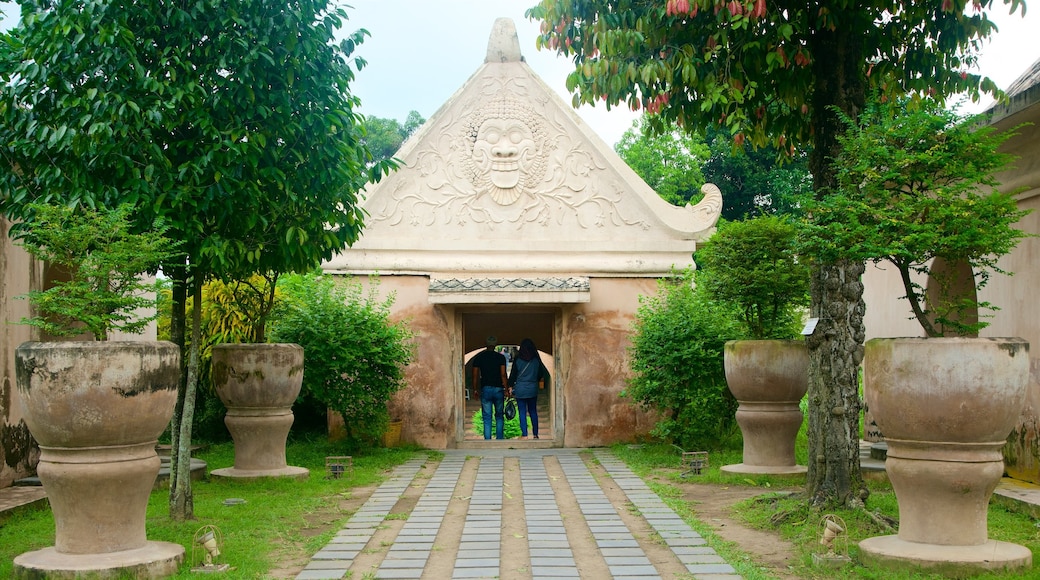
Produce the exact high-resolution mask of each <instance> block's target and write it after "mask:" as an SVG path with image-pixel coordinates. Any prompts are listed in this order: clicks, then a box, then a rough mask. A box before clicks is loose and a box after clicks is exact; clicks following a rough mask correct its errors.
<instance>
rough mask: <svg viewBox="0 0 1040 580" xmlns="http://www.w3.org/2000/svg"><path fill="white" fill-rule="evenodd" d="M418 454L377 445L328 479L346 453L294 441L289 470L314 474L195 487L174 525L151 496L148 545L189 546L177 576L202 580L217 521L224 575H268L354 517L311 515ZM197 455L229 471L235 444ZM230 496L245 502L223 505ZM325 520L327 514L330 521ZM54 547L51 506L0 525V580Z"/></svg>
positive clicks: (160, 493) (163, 494)
mask: <svg viewBox="0 0 1040 580" xmlns="http://www.w3.org/2000/svg"><path fill="white" fill-rule="evenodd" d="M417 452H420V453H425V454H427V455H429V454H430V453H433V452H428V451H417V450H414V449H412V450H409V449H385V448H373V449H371V450H368V451H367V452H366V453H367V454H366V455H355V456H354V472H353V474H352V475H350V474H347V475H345V476H344V477H342V478H340V479H326V478H325V457H326V456H330V455H344V453H343V451H342V450H340V449H337V448H336V446H335V445H334V444H329V443H326V442H324V441H305V442H290V443H289V444H288V445H287V446H286V457H287V459H288V464H289V465H294V466H300V467H306V468H308V469H310V472H311V473H310V477H309V478H308V479H307V480H305V481H303V480H295V479H263V480H256V481H250V482H246V481H229V480H217V479H214V480H211V481H196V482H194V483H193V485H192V490H193V493H194V503H195V517H196V518H197V519H196V520H194V521H188V522H174V521H172V520H171V519H170V518H169V515H168V504H169V491H168V490H166V489H161V490H156V491H154V492H152V495H151V499H150V501H149V505H148V519H147V522H146V527H147V535H148V539H149V540H154V541H165V542H174V543H178V544H181V545H183V546H184V548H185V563H184V564H183V565H182V566H181V572H180V573H179V574H178V575H177V576H174V578H199V575H198V574H193V573H191V572H190V568H191V567H192V566H196V565H198V564H199V563H200V562H201V559H202V555H203V550H202V548H201V547H199V546H195V547H194V553H195V556H196V560H195V561H194V562H193V561H191V559H192V552H193V546H192V538H193V536H194V534H195V532H196V531H197V530H198V529H199V528H201V527H202V526H204V525H207V524H213V525H215V526H216V527H217V528H219V530H220V532H221V534H222V535H223V545H222V552H223V556H222V561H224V562H227V563H228V564H230V565H231V566H232V567H233V568H234V571H233V572H229V573H225V574H222V575H220V577H221V578H250V579H257V578H263V577H264V576H265V575H266V574H267V573H268V571H269V570H270V569H271V568H272V566H273V565H274V564H276V563H277V562H278V561H279V560H285V559H292V558H295V557H309V556H310V555H311V554H313V553H314V552H317V551H318V550H319V549H320V548H322V547H323V546H324V545H325V544H327V543H328V541H329V540H330V539H331V538H332V536H333V535H334V534H335V533H336V532H337V531H338V530H339V529H340V528H341V527H342V524H343V522H345V521H346V519H347V518H348V517H349V516H350V515H351V514H350V513H348V512H346V511H342V512H341V513H340V514H339V519H338V521H336V522H328V521H323V522H322V523H321V524H320V525H319V524H317V523H316V522H314V521H311V520H309V519H308V514H311V513H314V512H316V511H317V510H319V509H322V510H327V508H328V506H329V505H330V504H336V505H338V504H339V502H340V500H342V499H345V498H349V496H350V494H351V488H353V487H361V486H372V485H377V484H378V483H380V482H381V481H383V480H384V479H385V478H386V477H387V476H388V475H389V473H390V470H391V469H392V468H393V467H394V466H396V465H399V464H401V463H404V462H405V461H407V460H408V459H410V458H412V457H414V456H415V455H416V453H417ZM197 456H198V457H199V458H200V459H202V460H203V461H205V462H206V463H207V467H208V469H209V470H212V469H217V468H221V467H231V466H232V465H233V464H234V447H233V445H232V444H231V443H226V444H220V445H215V446H212V447H209V448H207V449H205V450H204V451H202V452H200V453H198V454H197ZM229 498H237V499H244V500H245V503H242V504H238V505H231V506H227V505H224V500H225V499H229ZM325 517H327V516H325ZM53 545H54V518H53V516H52V515H51V511H50V509H49V507H44V508H42V509H36V510H26V511H22V512H20V513H17V514H15V515H13V516H12V517H11V518H9V519H8V520H7V521H5V522H4V523H3V525H2V526H0V578H10V577H11V574H12V571H11V569H12V560H13V559H14V558H15V556H17V555H19V554H22V553H24V552H29V551H32V550H38V549H41V548H45V547H48V546H53Z"/></svg>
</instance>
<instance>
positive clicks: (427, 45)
mask: <svg viewBox="0 0 1040 580" xmlns="http://www.w3.org/2000/svg"><path fill="white" fill-rule="evenodd" d="M661 1H662V2H664V1H665V0H661ZM536 2H537V0H353V1H350V0H348V1H347V3H348V4H349V5H351V6H353V8H348V9H347V15H348V17H349V20H348V21H347V22H346V23H345V25H344V28H343V30H344V31H345V32H349V31H354V30H356V29H358V28H365V29H367V30H368V31H369V32H370V33H371V37H370V38H368V39H366V40H365V43H364V44H363V45H361V47H359V49H358V51H357V54H358V55H360V56H362V57H364V58H365V59H366V60H367V61H368V67H366V68H365V69H364V70H362V71H361V72H360V73H358V76H357V78H356V80H355V82H354V84H353V85H352V90H353V92H354V94H356V95H357V96H359V97H360V98H361V100H362V108H361V112H362V113H363V114H365V115H371V116H376V117H385V118H392V119H397V120H399V121H403V120H404V119H405V117H406V116H407V115H408V112H409V111H412V110H415V111H418V112H419V114H421V115H422V116H423V117H424V118H427V119H429V118H430V117H431V116H432V115H433V114H434V113H435V112H436V111H437V109H439V108H440V106H441V105H443V104H444V103H445V102H446V101H447V100H448V99H449V98H450V97H451V95H453V94H454V93H455V91H456V90H457V89H459V88H460V87H461V86H462V85H463V83H465V82H466V80H467V79H468V78H469V77H470V76H471V75H472V74H473V73H474V72H476V70H477V68H479V67H480V65H481V64H482V63H483V62H484V56H485V54H486V53H487V42H488V37H489V36H490V33H491V27H492V24H493V23H494V21H495V19H496V18H498V17H503V16H504V17H508V18H512V19H513V22H514V23H515V24H516V28H517V35H518V37H519V39H520V50H521V52H522V54H523V55H524V57H525V58H526V60H527V63H528V64H529V65H530V66H531V68H533V69H534V71H535V73H537V74H538V75H539V76H540V77H541V78H542V80H544V81H545V82H546V84H548V85H549V86H550V87H552V88H553V89H555V90H556V92H557V93H558V94H559V95H560V96H561V98H563V100H564V102H566V103H570V102H571V100H570V95H568V94H567V93H566V88H565V79H566V77H567V74H568V73H569V72H570V71H571V70H572V65H571V64H570V61H568V60H566V59H564V58H560V57H557V56H556V54H555V53H552V52H548V51H538V50H535V47H534V39H535V36H536V35H537V33H538V25H537V23H535V22H530V21H528V20H527V19H526V18H525V17H524V12H525V10H526V9H527V8H529V7H530V6H532V5H534V4H535V3H536ZM994 3H995V4H996V5H997V6H996V7H995V8H994V9H993V10H992V11H991V12H990V19H991V20H993V21H995V22H996V23H997V24H998V26H999V28H1000V31H999V32H998V33H997V34H995V35H994V37H993V39H992V40H991V41H990V42H989V43H988V45H987V46H986V48H985V49H984V51H983V53H982V56H981V57H980V59H979V71H980V72H981V73H982V74H984V75H986V76H989V77H990V78H991V79H993V80H994V82H996V83H997V85H998V86H999V87H1001V88H1006V87H1007V86H1008V85H1010V84H1011V83H1012V82H1014V80H1015V79H1017V78H1018V77H1019V76H1020V75H1021V74H1022V73H1023V72H1024V71H1025V70H1026V69H1027V68H1029V67H1030V66H1031V65H1032V64H1033V62H1035V61H1036V60H1037V59H1038V58H1040V42H1037V40H1036V34H1037V33H1036V31H1038V30H1040V2H1038V0H1030V3H1031V4H1034V5H1033V8H1032V10H1031V11H1027V14H1026V16H1025V18H1023V17H1022V16H1021V15H1020V14H1018V13H1016V14H1015V16H1009V15H1008V14H1007V12H1008V8H1007V7H1006V6H1004V5H1003V4H1002V2H1001V0H995V2H994ZM18 10H19V9H18V6H17V5H16V4H15V3H12V2H0V11H3V13H4V18H3V20H2V21H0V29H7V28H10V27H11V26H12V25H13V24H14V21H15V20H16V19H17V17H18ZM1031 38H1032V40H1030V39H1031ZM989 104H990V102H989V100H988V99H986V100H985V101H984V102H983V103H979V104H973V105H970V106H964V107H962V108H961V112H964V113H968V112H979V111H981V110H983V109H984V108H985V107H986V106H988V105H989ZM578 114H579V115H581V117H582V118H583V119H584V120H585V122H586V123H588V124H589V125H590V126H592V128H593V130H594V131H596V132H597V133H598V134H599V135H600V137H602V138H603V140H604V141H606V142H607V143H610V144H613V143H615V142H617V140H618V139H619V138H620V137H621V134H622V133H624V132H625V130H626V129H628V128H629V127H630V126H631V124H632V121H633V120H634V119H635V118H636V115H635V114H634V113H632V112H630V111H629V110H628V109H627V108H625V107H618V108H614V109H612V110H611V111H610V112H607V111H606V109H605V107H604V106H603V104H602V103H599V104H598V105H596V106H595V107H592V106H588V105H586V106H583V107H581V108H579V109H578Z"/></svg>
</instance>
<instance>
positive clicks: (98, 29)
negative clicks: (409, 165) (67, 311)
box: [0, 0, 391, 282]
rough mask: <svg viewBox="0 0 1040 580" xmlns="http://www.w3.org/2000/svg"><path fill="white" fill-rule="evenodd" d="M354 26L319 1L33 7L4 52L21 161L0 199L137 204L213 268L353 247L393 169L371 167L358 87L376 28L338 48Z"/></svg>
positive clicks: (144, 218)
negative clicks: (366, 205)
mask: <svg viewBox="0 0 1040 580" xmlns="http://www.w3.org/2000/svg"><path fill="white" fill-rule="evenodd" d="M345 19H346V13H345V12H344V11H343V10H342V9H338V8H334V7H331V6H330V5H329V3H328V2H327V1H325V0H307V1H303V2H295V3H293V4H292V5H286V6H283V5H272V4H271V3H269V2H262V1H259V0H246V1H243V2H239V3H237V4H236V5H234V6H231V5H228V4H226V3H223V2H216V1H215V0H205V1H202V2H195V3H191V4H187V5H183V6H182V5H181V4H179V3H160V4H158V5H153V4H136V3H116V4H111V3H96V2H87V1H85V0H60V1H58V2H53V3H50V2H48V3H33V2H26V3H24V6H23V11H22V20H21V22H20V23H19V26H18V27H17V28H15V29H14V30H12V31H11V32H10V33H9V34H8V35H5V38H4V41H5V46H6V47H7V50H6V51H5V53H4V58H3V61H2V62H0V77H2V78H3V79H4V81H5V82H4V84H3V86H2V92H0V113H2V119H3V123H0V143H3V145H2V146H0V148H2V149H0V151H2V153H0V154H2V155H3V158H4V160H5V165H7V166H8V167H15V168H17V169H16V171H7V172H4V173H3V177H2V187H3V190H4V193H5V195H4V196H3V199H2V201H0V209H2V210H3V212H4V213H5V214H6V215H7V216H8V217H11V218H16V219H24V218H26V217H31V215H29V212H27V211H26V210H25V207H26V206H25V204H26V203H27V202H28V201H31V200H35V199H38V200H43V201H48V202H50V201H54V202H58V201H60V202H61V203H64V204H67V205H77V204H84V205H88V206H91V207H99V206H106V207H114V206H116V205H119V204H123V203H125V204H129V205H131V206H133V207H135V208H136V210H137V211H138V212H139V215H138V216H137V217H138V219H139V220H140V221H139V223H138V225H139V226H140V227H149V226H150V224H151V221H152V216H155V215H159V216H163V217H165V218H166V219H167V223H168V226H169V228H170V232H169V234H170V236H171V237H174V238H176V239H181V240H183V241H184V248H183V249H184V250H185V252H186V253H187V257H188V258H189V260H188V262H187V263H189V264H191V266H192V268H194V269H197V271H199V272H201V273H202V274H210V273H225V274H231V275H233V276H234V277H241V276H245V275H248V274H249V273H252V272H265V271H269V270H271V271H276V272H283V271H287V270H300V271H306V270H308V269H310V268H312V267H314V266H316V265H317V264H318V263H319V262H320V260H322V259H325V258H328V257H329V256H330V255H331V254H332V252H335V251H337V250H340V249H342V248H343V247H345V246H346V245H347V244H349V243H352V242H353V241H354V240H356V239H357V236H358V234H359V232H360V228H361V224H362V218H363V216H362V212H361V211H360V209H359V208H357V196H356V192H357V191H358V190H359V189H360V188H361V187H362V186H363V185H364V184H365V182H366V181H368V180H369V179H378V178H379V176H380V175H381V174H382V173H383V172H385V171H387V170H388V169H389V168H390V167H391V165H390V164H388V163H385V162H384V163H379V164H376V165H375V166H374V167H372V168H371V169H367V168H366V166H367V164H368V163H369V162H371V161H372V158H371V154H370V152H369V151H368V150H367V149H366V148H365V147H364V145H363V144H362V143H361V141H360V137H361V128H360V124H361V119H360V117H359V115H358V114H357V113H355V112H354V108H355V107H356V106H357V98H356V97H354V96H353V95H351V93H350V91H349V86H348V85H349V83H350V82H351V81H352V80H353V79H354V72H353V68H354V67H357V68H360V67H361V66H362V65H363V64H364V61H361V60H356V59H353V58H352V57H351V55H352V52H353V50H354V47H355V46H356V45H357V44H359V43H360V42H362V41H363V39H364V37H365V36H366V35H367V32H366V31H364V30H360V31H358V32H356V33H354V34H351V35H349V36H348V37H347V39H346V40H344V41H342V42H339V41H337V40H336V39H335V33H336V29H337V28H339V27H340V26H341V25H342V23H343V21H344V20H345ZM56 31H59V32H60V31H64V32H61V33H56ZM182 260H183V259H182ZM179 263H180V264H184V263H185V262H183V261H181V262H179ZM197 281H199V282H201V277H200V278H199V279H198V280H197Z"/></svg>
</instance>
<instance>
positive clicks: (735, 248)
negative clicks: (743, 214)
mask: <svg viewBox="0 0 1040 580" xmlns="http://www.w3.org/2000/svg"><path fill="white" fill-rule="evenodd" d="M797 237H798V229H797V227H796V225H795V224H794V223H793V222H791V221H789V220H788V219H785V218H783V217H780V216H761V217H756V218H752V219H749V220H745V221H738V222H727V223H723V224H721V225H720V226H719V229H718V231H717V232H716V233H715V234H714V235H712V237H711V238H709V239H708V241H707V242H706V243H705V244H704V245H703V246H702V248H701V249H699V250H698V251H697V254H696V256H695V259H696V262H697V266H698V270H697V274H696V282H697V284H698V285H699V286H702V287H703V288H704V291H705V293H706V294H707V295H708V296H709V297H710V298H711V299H712V300H714V301H716V302H720V303H723V304H727V305H729V306H731V307H732V308H733V310H734V311H735V312H737V314H738V316H739V318H740V323H741V325H742V326H743V328H744V333H745V334H746V335H747V336H749V337H750V338H753V339H757V340H762V339H773V338H793V337H795V336H797V335H798V327H799V326H800V325H801V322H802V317H803V315H804V313H805V309H806V307H808V306H809V279H810V278H809V267H808V266H807V265H806V264H805V262H803V261H802V260H800V259H799V257H798V255H797V254H796V252H795V246H796V240H797Z"/></svg>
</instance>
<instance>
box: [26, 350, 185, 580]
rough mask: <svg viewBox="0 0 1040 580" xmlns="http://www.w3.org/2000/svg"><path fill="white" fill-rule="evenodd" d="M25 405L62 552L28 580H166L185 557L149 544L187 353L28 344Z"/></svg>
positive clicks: (44, 558)
mask: <svg viewBox="0 0 1040 580" xmlns="http://www.w3.org/2000/svg"><path fill="white" fill-rule="evenodd" d="M15 360H16V373H17V385H18V394H19V399H20V404H21V406H22V410H23V413H24V416H25V422H26V424H27V425H28V426H29V431H30V432H31V433H32V435H33V437H35V438H36V440H37V442H38V443H39V444H40V451H41V455H40V463H39V466H38V467H37V474H38V475H39V476H40V481H41V482H42V483H43V488H44V490H45V491H46V492H47V499H48V500H49V501H50V505H51V510H52V511H53V512H54V523H55V545H54V547H51V548H44V549H42V550H37V551H35V552H28V553H25V554H22V555H20V556H18V557H16V558H15V559H14V571H15V576H16V577H18V578H41V577H42V578H72V577H80V576H90V577H99V578H108V577H119V576H121V575H129V576H133V577H136V578H162V577H166V576H169V575H172V574H174V573H176V571H177V567H178V566H179V564H180V562H181V560H183V558H184V547H183V546H181V545H179V544H172V543H168V542H150V541H148V539H147V537H146V536H145V514H146V510H147V508H148V497H149V495H150V494H151V491H152V486H153V484H154V483H155V478H156V476H157V475H158V473H159V464H160V461H159V457H158V456H157V455H156V453H155V446H156V443H157V440H158V437H159V435H160V434H162V432H163V430H164V429H165V428H166V426H167V425H168V424H169V422H170V417H171V416H172V415H173V409H174V405H175V404H176V402H177V387H178V385H179V383H180V372H181V368H180V349H179V348H177V346H176V345H174V344H172V343H169V342H27V343H24V344H22V345H21V346H19V347H18V349H17V350H16V353H15Z"/></svg>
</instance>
